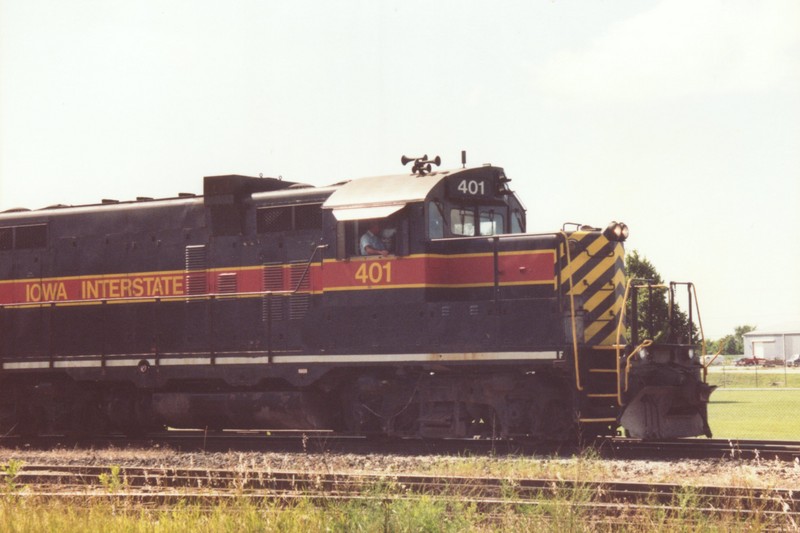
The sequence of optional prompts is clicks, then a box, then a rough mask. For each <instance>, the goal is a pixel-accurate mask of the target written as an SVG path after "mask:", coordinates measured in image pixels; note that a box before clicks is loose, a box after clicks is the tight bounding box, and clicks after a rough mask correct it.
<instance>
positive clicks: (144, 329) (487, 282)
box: [0, 166, 710, 438]
mask: <svg viewBox="0 0 800 533" xmlns="http://www.w3.org/2000/svg"><path fill="white" fill-rule="evenodd" d="M508 181H509V180H508V179H507V178H506V176H505V174H504V172H503V170H502V169H501V168H498V167H493V166H483V167H478V168H469V169H457V170H451V171H434V172H426V171H425V169H424V168H422V170H420V171H417V172H414V173H412V174H406V175H399V176H387V177H376V178H364V179H358V180H352V181H348V182H344V183H340V184H336V185H333V186H330V187H324V188H316V187H309V186H304V185H302V184H297V183H291V182H287V181H281V180H276V179H272V178H250V177H245V176H214V177H207V178H205V183H204V194H203V195H202V196H193V195H181V196H180V197H178V198H171V199H164V200H152V199H145V198H142V199H139V200H137V201H135V202H111V201H104V203H103V204H99V205H89V206H55V207H51V208H47V209H42V210H37V211H27V210H26V211H21V210H14V211H11V212H5V213H2V214H0V361H2V367H1V368H0V422H2V425H3V427H4V428H5V431H15V432H20V433H27V434H36V433H43V432H50V431H70V432H79V433H80V432H98V431H107V430H109V429H118V430H122V431H125V432H127V433H131V434H134V433H141V432H146V431H150V430H154V429H157V428H161V427H164V426H170V427H200V428H210V429H222V428H294V429H307V428H320V429H322V428H327V429H333V430H336V431H342V432H349V433H357V434H367V433H384V434H389V435H401V436H418V437H466V436H477V435H483V436H486V435H494V436H498V437H522V436H525V437H531V436H533V437H543V438H566V437H568V436H570V435H573V434H575V432H576V431H577V430H578V429H583V430H584V431H586V432H588V433H590V434H597V435H607V434H613V433H614V432H615V431H616V428H617V427H618V425H619V423H620V420H622V423H623V424H624V425H625V426H626V428H627V429H628V430H629V431H630V432H631V433H633V434H634V435H635V436H641V437H676V436H690V435H697V434H703V433H706V434H709V430H708V424H707V420H706V402H707V399H708V393H709V392H710V389H709V387H707V386H706V385H705V384H704V383H703V380H702V367H701V366H700V365H699V363H698V362H697V359H696V358H695V357H694V355H693V352H692V350H693V349H695V348H697V347H696V346H692V345H691V344H675V343H673V344H670V345H668V346H666V347H664V348H663V349H662V350H660V351H659V350H657V349H656V348H657V347H656V346H647V344H646V343H642V344H638V342H637V344H638V345H634V344H632V343H630V342H628V341H626V340H625V327H624V326H625V324H624V317H623V314H624V313H623V309H624V299H625V293H626V290H625V288H626V282H625V278H624V272H623V264H624V263H623V244H622V241H623V240H624V234H623V232H622V230H623V229H624V228H623V226H622V225H619V224H612V225H610V226H609V227H608V228H606V229H604V230H600V229H595V228H588V227H585V226H583V227H579V226H575V227H574V228H570V230H569V231H567V230H566V229H565V230H563V231H558V232H554V233H547V234H531V233H526V221H525V210H524V208H523V207H522V205H521V203H520V202H519V201H518V199H517V198H516V196H515V195H514V194H513V192H512V191H511V190H510V189H509V188H508ZM375 221H378V222H379V224H380V227H381V231H380V232H379V234H378V235H377V236H376V237H378V238H379V239H380V242H381V245H382V247H384V248H386V249H387V250H388V254H387V255H362V246H361V242H360V241H361V239H362V235H363V234H364V233H365V231H366V229H367V228H368V226H369V225H370V222H375ZM647 342H649V341H647ZM646 350H649V351H650V352H651V353H653V354H661V355H658V356H651V357H643V354H644V353H645V351H646Z"/></svg>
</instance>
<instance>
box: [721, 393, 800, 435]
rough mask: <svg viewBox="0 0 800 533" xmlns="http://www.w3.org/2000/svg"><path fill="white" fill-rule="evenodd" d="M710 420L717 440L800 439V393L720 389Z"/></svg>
mask: <svg viewBox="0 0 800 533" xmlns="http://www.w3.org/2000/svg"><path fill="white" fill-rule="evenodd" d="M709 381H710V380H709ZM708 419H709V422H710V425H711V430H712V431H713V433H714V437H715V438H729V439H770V440H800V424H799V423H798V419H800V390H780V389H777V390H736V389H731V388H721V389H717V390H716V391H715V392H714V393H713V394H712V395H711V401H710V402H709V404H708Z"/></svg>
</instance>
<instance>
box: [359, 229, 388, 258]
mask: <svg viewBox="0 0 800 533" xmlns="http://www.w3.org/2000/svg"><path fill="white" fill-rule="evenodd" d="M380 234H381V226H380V224H378V223H377V222H372V223H370V225H369V229H368V230H367V231H366V233H364V235H362V236H361V241H360V242H359V250H360V251H361V255H389V250H387V249H386V246H385V245H384V244H383V241H381V238H380Z"/></svg>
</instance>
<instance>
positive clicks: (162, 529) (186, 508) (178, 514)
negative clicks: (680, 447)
mask: <svg viewBox="0 0 800 533" xmlns="http://www.w3.org/2000/svg"><path fill="white" fill-rule="evenodd" d="M387 496H388V495H387ZM594 498H595V495H594V493H592V492H591V491H586V493H585V494H581V495H580V496H579V497H577V498H576V497H575V496H574V495H571V496H567V495H564V496H555V497H552V498H549V499H543V500H542V501H541V502H540V503H539V504H538V505H525V506H520V505H517V504H515V503H514V502H513V501H512V500H510V499H506V500H503V502H502V504H501V505H500V506H499V507H495V508H494V509H493V510H492V511H491V512H481V511H480V510H479V509H478V508H477V507H476V506H475V505H474V504H471V503H466V502H460V501H453V500H444V499H439V498H436V497H433V496H423V497H421V498H418V499H413V500H412V499H390V498H388V497H386V498H372V499H364V500H359V501H349V502H344V501H337V500H330V501H327V502H322V503H316V504H315V503H313V502H312V501H311V500H310V499H306V498H302V497H301V498H300V499H298V500H295V501H293V502H289V503H286V504H282V505H281V504H278V503H276V502H261V503H255V502H253V501H250V500H247V499H244V498H242V499H238V500H234V501H233V502H230V503H224V504H217V505H214V506H211V507H208V506H205V507H201V506H199V505H194V504H184V505H178V506H175V507H174V508H171V509H144V508H141V507H133V506H131V505H129V504H128V503H126V502H125V501H124V500H113V499H112V500H109V501H106V502H103V503H95V504H94V505H88V504H81V502H80V501H74V502H72V503H64V502H61V501H53V500H47V499H35V498H23V499H19V498H7V497H0V530H2V531H7V532H14V533H17V532H19V533H24V532H28V531H36V532H38V531H58V532H59V533H72V532H85V531H103V532H105V533H128V532H130V533H150V532H153V533H172V532H176V533H177V532H183V531H194V532H198V533H202V532H222V533H224V532H228V531H230V532H237V533H238V532H245V533H247V532H272V531H276V532H288V533H292V532H298V533H316V532H350V531H354V532H358V531H367V532H372V531H391V532H395V531H396V532H426V531H430V532H440V531H443V532H448V531H454V532H455V531H479V532H480V531H485V532H494V531H575V532H578V531H607V530H609V531H623V532H625V531H631V532H637V533H644V532H649V531H709V532H716V531H720V532H723V531H724V532H735V531H759V530H762V529H768V528H769V529H775V530H789V529H790V528H791V525H792V523H791V518H790V517H788V516H782V515H780V514H778V515H769V514H768V513H767V512H766V509H763V510H761V511H763V512H759V510H758V509H756V511H757V512H756V514H755V515H754V516H748V517H742V516H738V515H737V514H735V513H732V514H726V515H721V516H720V515H714V514H711V513H708V512H707V509H704V507H707V505H706V503H705V502H704V501H703V500H702V498H701V497H699V496H697V495H696V494H695V493H694V492H692V490H691V489H687V493H686V494H677V495H676V497H675V500H674V502H673V506H672V507H671V508H664V507H659V506H656V505H654V506H653V507H649V508H638V509H627V510H625V511H624V520H623V521H619V520H615V521H613V522H604V519H603V517H602V516H598V515H596V514H594V513H593V512H591V511H589V510H587V508H585V507H584V505H583V504H585V503H589V502H591V501H593V500H594Z"/></svg>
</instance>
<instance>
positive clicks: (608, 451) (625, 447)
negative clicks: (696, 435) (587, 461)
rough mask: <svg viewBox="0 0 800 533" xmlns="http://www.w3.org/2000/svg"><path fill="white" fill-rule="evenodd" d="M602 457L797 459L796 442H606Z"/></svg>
mask: <svg viewBox="0 0 800 533" xmlns="http://www.w3.org/2000/svg"><path fill="white" fill-rule="evenodd" d="M600 449H601V453H604V454H605V455H606V456H609V455H610V456H614V457H623V458H647V459H673V458H692V459H723V458H724V459H764V460H775V459H777V460H782V461H795V460H800V441H774V440H729V439H680V440H672V441H642V440H638V439H628V438H618V439H610V440H608V441H606V442H604V443H602V444H601V446H600Z"/></svg>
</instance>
